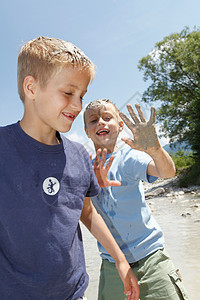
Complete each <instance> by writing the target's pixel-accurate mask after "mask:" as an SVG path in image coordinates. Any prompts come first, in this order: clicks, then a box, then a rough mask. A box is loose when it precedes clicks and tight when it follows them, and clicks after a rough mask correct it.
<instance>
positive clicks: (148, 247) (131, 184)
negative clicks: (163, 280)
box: [92, 147, 164, 263]
mask: <svg viewBox="0 0 200 300" xmlns="http://www.w3.org/2000/svg"><path fill="white" fill-rule="evenodd" d="M111 155H113V156H114V160H113V163H112V166H111V168H110V171H109V173H108V178H109V179H110V180H119V181H120V182H121V186H120V187H107V188H102V189H101V193H100V194H99V195H98V196H97V197H92V201H93V204H94V206H95V208H96V209H97V211H98V212H99V213H100V214H101V215H102V217H103V219H104V221H105V222H106V224H107V226H108V228H109V230H110V231H111V233H112V235H113V236H114V238H115V240H116V242H117V243H118V245H119V246H120V248H121V250H122V251H123V253H124V254H125V256H126V259H127V261H128V262H129V263H133V262H135V261H138V260H140V259H142V258H144V257H146V256H147V255H149V254H151V253H153V252H154V251H156V250H158V249H161V248H163V247H164V238H163V233H162V231H161V229H160V227H159V225H158V224H157V222H156V221H155V219H154V217H153V216H152V214H151V210H150V208H149V206H148V204H147V203H146V201H145V196H144V189H143V184H142V181H147V182H154V181H155V180H156V179H157V177H153V176H149V175H147V166H148V164H149V162H150V161H151V160H152V158H151V157H150V156H149V155H147V154H146V153H144V152H141V151H137V150H133V149H132V148H130V147H126V148H123V149H122V150H118V151H117V152H114V153H112V154H108V155H107V157H106V161H108V159H109V158H110V156H111ZM98 247H99V251H100V252H101V256H102V258H103V259H108V260H109V261H111V262H114V260H113V258H112V257H111V256H110V255H109V254H108V253H107V251H106V250H105V249H104V248H103V247H102V246H101V245H100V244H99V243H98Z"/></svg>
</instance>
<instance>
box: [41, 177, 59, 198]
mask: <svg viewBox="0 0 200 300" xmlns="http://www.w3.org/2000/svg"><path fill="white" fill-rule="evenodd" d="M59 189H60V183H59V181H58V179H56V178H55V177H48V178H46V179H45V180H44V182H43V191H44V192H45V193H46V194H47V195H49V196H54V195H56V194H57V193H58V191H59Z"/></svg>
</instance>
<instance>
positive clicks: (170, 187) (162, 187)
mask: <svg viewBox="0 0 200 300" xmlns="http://www.w3.org/2000/svg"><path fill="white" fill-rule="evenodd" d="M177 183H178V177H177V176H175V177H173V178H169V179H160V178H159V179H158V180H156V181H155V182H154V183H146V182H144V191H145V198H146V199H149V198H155V197H160V196H161V195H163V196H164V197H179V196H182V195H184V194H187V193H190V194H194V195H197V196H199V197H200V186H196V185H194V186H189V187H187V188H180V187H178V185H177Z"/></svg>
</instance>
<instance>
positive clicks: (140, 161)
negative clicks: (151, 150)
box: [124, 149, 158, 183]
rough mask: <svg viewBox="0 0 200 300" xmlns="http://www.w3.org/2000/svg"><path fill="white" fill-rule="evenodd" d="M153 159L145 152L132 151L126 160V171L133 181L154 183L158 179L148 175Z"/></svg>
mask: <svg viewBox="0 0 200 300" xmlns="http://www.w3.org/2000/svg"><path fill="white" fill-rule="evenodd" d="M150 161H152V158H151V157H150V156H149V155H148V154H146V153H145V152H142V151H138V150H133V149H131V150H130V151H129V152H128V154H127V156H126V158H125V162H124V163H125V170H126V173H127V175H128V176H129V177H130V178H131V179H132V180H143V181H146V182H150V183H152V182H154V181H156V180H157V179H158V178H157V177H155V176H151V175H147V167H148V165H149V163H150Z"/></svg>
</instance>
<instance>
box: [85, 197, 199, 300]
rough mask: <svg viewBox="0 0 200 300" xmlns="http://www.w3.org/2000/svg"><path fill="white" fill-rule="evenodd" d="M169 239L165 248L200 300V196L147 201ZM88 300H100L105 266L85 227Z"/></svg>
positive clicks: (192, 298) (194, 299)
mask: <svg viewBox="0 0 200 300" xmlns="http://www.w3.org/2000/svg"><path fill="white" fill-rule="evenodd" d="M147 202H148V203H149V206H150V207H151V209H152V213H153V215H154V217H155V218H156V220H157V222H158V223H159V225H160V227H161V228H162V230H163V232H164V236H165V248H166V249H167V251H168V252H169V254H170V256H171V258H172V261H173V262H174V264H175V267H176V268H177V269H179V270H180V273H181V276H182V278H183V282H184V285H185V287H186V289H187V291H188V295H189V297H190V300H200V195H191V194H185V195H183V196H176V197H175V196H174V197H157V198H154V199H150V200H147ZM81 227H82V232H83V239H84V248H85V257H86V267H87V272H88V274H89V276H90V283H89V287H88V289H87V291H86V296H87V298H88V300H97V290H98V278H99V268H100V264H101V259H100V255H99V252H98V249H97V245H96V240H95V239H94V238H93V236H92V235H91V234H90V232H89V231H88V230H87V229H86V228H85V227H84V226H83V225H82V226H81Z"/></svg>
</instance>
